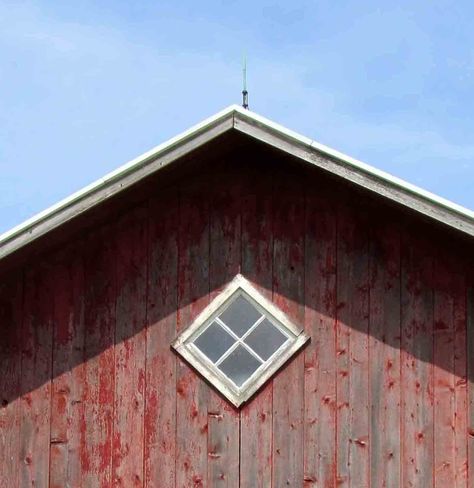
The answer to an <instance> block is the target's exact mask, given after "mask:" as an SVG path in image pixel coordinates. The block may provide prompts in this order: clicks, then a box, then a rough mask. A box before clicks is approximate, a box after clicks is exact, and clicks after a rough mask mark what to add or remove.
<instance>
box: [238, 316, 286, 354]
mask: <svg viewBox="0 0 474 488" xmlns="http://www.w3.org/2000/svg"><path fill="white" fill-rule="evenodd" d="M287 339H288V338H287V337H286V336H285V335H284V334H283V333H282V332H280V331H279V330H278V329H277V328H276V327H275V326H274V325H273V324H272V323H271V322H270V321H269V320H268V319H264V320H263V321H262V322H261V323H260V324H258V325H257V327H256V328H255V329H254V330H253V331H252V332H251V333H250V334H249V335H248V337H246V338H245V341H244V342H245V343H247V344H248V345H249V346H250V347H251V348H252V349H253V350H254V351H255V352H256V353H257V354H258V355H259V356H260V357H261V358H262V359H264V360H265V361H266V360H267V359H268V358H269V357H270V356H271V355H272V354H273V353H274V352H276V350H277V349H278V348H279V347H280V346H281V345H282V344H284V343H285V342H286V341H287Z"/></svg>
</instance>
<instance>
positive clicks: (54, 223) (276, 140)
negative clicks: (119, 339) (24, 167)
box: [0, 105, 474, 259]
mask: <svg viewBox="0 0 474 488" xmlns="http://www.w3.org/2000/svg"><path fill="white" fill-rule="evenodd" d="M232 128H235V129H236V130H238V131H240V132H242V133H244V134H247V135H249V136H251V137H253V138H255V139H257V140H260V141H263V142H265V143H267V144H270V145H271V146H274V147H276V148H278V149H280V150H282V151H284V152H286V153H288V154H291V155H293V156H296V157H298V158H300V159H302V160H304V161H307V162H309V163H311V164H313V165H315V166H318V167H320V168H322V169H325V170H327V171H328V172H330V173H333V174H336V175H338V176H341V177H342V178H344V179H347V180H349V181H351V182H353V183H355V184H357V185H359V186H361V187H363V188H366V189H368V190H370V191H373V192H375V193H377V194H380V195H382V196H384V197H386V198H388V199H390V200H393V201H396V202H398V203H400V204H402V205H404V206H406V207H408V208H411V209H413V210H415V211H417V212H419V213H422V214H423V215H426V216H428V217H430V218H433V219H435V220H437V221H439V222H442V223H444V224H446V225H448V226H450V227H453V228H455V229H457V230H459V231H461V232H463V233H464V234H467V235H469V236H474V212H472V211H471V210H469V209H467V208H464V207H462V206H460V205H456V204H455V203H452V202H450V201H449V200H446V199H444V198H441V197H439V196H437V195H434V194H433V193H430V192H428V191H426V190H423V189H421V188H419V187H417V186H415V185H412V184H410V183H407V182H406V181H403V180H401V179H400V178H396V177H395V176H392V175H390V174H388V173H385V172H384V171H380V170H378V169H376V168H374V167H372V166H370V165H368V164H365V163H363V162H361V161H358V160H356V159H354V158H351V157H350V156H347V155H345V154H342V153H340V152H339V151H336V150H334V149H331V148H329V147H327V146H324V145H322V144H319V143H318V142H316V141H314V140H312V139H310V138H308V137H304V136H301V135H300V134H297V133H296V132H293V131H291V130H289V129H287V128H285V127H283V126H281V125H279V124H276V123H275V122H272V121H271V120H269V119H266V118H265V117H262V116H260V115H257V114H255V113H254V112H251V111H250V110H245V109H243V108H242V107H240V106H239V105H231V106H229V107H227V108H226V109H224V110H222V111H221V112H219V113H217V114H215V115H214V116H212V117H210V118H208V119H206V120H204V121H203V122H201V123H199V124H197V125H195V126H193V127H191V128H190V129H188V130H187V131H185V132H183V133H181V134H179V135H177V136H175V137H173V138H172V139H169V140H168V141H166V142H164V143H163V144H160V145H158V146H156V147H155V148H153V149H151V150H150V151H147V152H146V153H144V154H142V155H141V156H139V157H137V158H135V159H133V160H132V161H130V162H128V163H126V164H124V165H123V166H121V167H119V168H118V169H117V170H115V171H112V172H111V173H109V174H107V175H106V176H104V177H103V178H100V179H99V180H97V181H95V182H94V183H92V184H90V185H88V186H86V187H85V188H83V189H82V190H79V191H78V192H76V193H74V194H72V195H71V196H69V197H67V198H65V199H64V200H61V201H60V202H58V203H57V204H55V205H53V206H51V207H49V208H48V209H46V210H44V211H43V212H41V213H39V214H37V215H35V216H34V217H32V218H30V219H28V220H26V221H25V222H23V223H22V224H20V225H18V226H16V227H14V228H13V229H11V230H9V231H7V232H5V233H4V234H1V235H0V259H2V258H4V257H6V256H8V255H9V254H12V253H13V252H15V251H16V250H18V249H19V248H21V247H23V246H25V245H27V244H29V243H30V242H32V241H34V240H35V239H37V238H39V237H40V236H42V235H44V234H46V233H48V232H49V231H51V230H53V229H54V228H57V227H59V226H60V225H62V224H63V223H65V222H67V221H68V220H71V219H72V218H74V217H76V216H77V215H80V214H81V213H83V212H85V211H87V210H89V209H90V208H92V207H94V206H96V205H98V204H100V203H101V202H103V201H105V200H107V199H109V198H110V197H112V196H114V195H116V194H118V193H119V192H121V191H122V190H125V189H126V188H129V187H130V186H132V185H133V184H135V183H137V182H138V181H140V180H141V179H143V178H145V177H146V176H148V175H150V174H152V173H154V172H156V171H158V170H160V169H162V168H164V167H166V166H168V165H169V164H171V163H173V161H175V160H177V159H178V158H180V157H182V156H184V155H186V154H188V153H189V152H191V151H192V150H194V149H196V148H198V147H200V146H202V145H204V144H206V143H207V142H209V141H211V140H212V139H214V138H215V137H218V136H219V135H221V134H223V133H224V132H227V131H228V130H231V129H232Z"/></svg>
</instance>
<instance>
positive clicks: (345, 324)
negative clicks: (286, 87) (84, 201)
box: [0, 152, 474, 488]
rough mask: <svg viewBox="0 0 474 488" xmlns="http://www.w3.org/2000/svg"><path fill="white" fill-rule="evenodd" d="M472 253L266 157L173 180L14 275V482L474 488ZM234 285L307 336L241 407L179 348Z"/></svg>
mask: <svg viewBox="0 0 474 488" xmlns="http://www.w3.org/2000/svg"><path fill="white" fill-rule="evenodd" d="M471 249H472V247H471ZM463 256H464V250H463V249H462V245H461V244H459V245H458V242H457V241H456V239H455V238H454V237H453V236H452V235H448V234H444V233H443V232H442V231H441V230H440V229H438V228H437V229H434V228H430V227H429V226H428V225H426V224H425V223H423V222H421V221H417V220H415V219H412V218H411V217H408V216H405V215H403V214H402V213H401V212H400V211H398V210H397V209H391V208H388V207H385V206H384V205H382V204H381V203H380V202H378V201H371V200H369V199H367V198H366V197H364V196H362V195H361V194H360V193H358V192H355V191H352V190H351V189H350V188H348V187H346V186H344V185H343V184H341V183H339V182H335V181H333V180H331V179H329V178H327V177H325V176H323V175H322V174H321V173H320V172H318V171H311V172H309V173H308V172H307V171H306V170H304V169H303V168H301V167H299V166H295V165H294V164H291V165H290V164H289V163H288V164H287V163H283V162H279V161H277V160H276V159H269V158H268V157H267V156H265V155H263V154H261V155H260V156H259V155H258V153H257V152H255V153H254V154H253V156H252V154H250V155H249V154H247V155H246V157H245V158H243V160H238V165H237V164H236V161H232V158H229V159H228V160H227V161H224V162H221V163H220V164H219V165H218V166H215V165H208V166H206V165H204V166H202V167H201V168H200V172H199V174H195V175H193V177H192V178H189V177H186V178H185V179H184V180H183V181H182V182H180V183H179V184H174V185H172V186H170V187H168V188H161V187H157V188H156V189H155V191H153V192H152V193H151V194H150V196H149V198H148V197H147V198H146V199H145V200H144V201H143V203H142V204H140V205H138V206H135V207H134V208H132V209H130V210H128V211H127V212H122V213H121V215H119V216H118V218H117V219H114V220H113V221H112V220H110V221H109V222H108V223H107V224H104V225H100V226H95V227H94V228H92V229H89V231H88V232H82V233H81V235H80V236H79V237H78V238H76V239H74V240H71V241H70V242H69V243H68V244H67V245H63V246H61V249H59V250H56V251H54V252H49V253H47V254H45V255H44V257H43V258H42V259H36V260H34V261H30V262H28V263H27V264H26V265H25V266H24V267H23V268H22V269H17V270H14V271H13V272H11V273H9V275H8V276H5V277H3V278H2V281H1V285H0V339H1V340H0V487H1V488H11V487H17V486H21V487H27V486H35V487H47V486H50V487H54V488H56V487H57V488H59V487H61V488H63V487H67V486H71V487H108V486H117V487H132V486H137V487H143V486H146V487H157V488H171V487H173V488H181V487H228V488H236V487H239V486H241V487H245V488H258V487H262V488H268V487H274V488H282V487H287V486H294V487H303V486H304V487H326V488H327V487H336V486H337V487H354V488H356V487H357V488H360V487H368V486H373V487H377V488H378V487H383V486H387V487H398V486H403V487H409V486H412V487H420V488H427V487H440V488H441V487H442V488H445V487H465V488H467V487H469V486H473V485H474V443H473V432H474V418H473V414H474V357H473V356H474V354H473V353H472V351H474V338H473V326H474V324H473V323H472V321H473V314H474V311H473V305H472V289H471V291H469V290H470V287H471V286H472V275H470V273H471V270H472V267H470V266H472V263H469V262H468V261H467V259H465V258H464V257H463ZM238 272H241V273H242V274H244V275H245V276H246V277H247V278H248V279H250V280H251V281H252V282H253V283H254V284H255V285H256V286H257V287H258V288H259V289H260V290H261V292H262V293H263V294H264V295H265V296H267V297H268V298H270V299H272V300H273V301H274V302H275V303H276V305H277V306H279V307H281V308H282V309H283V310H284V311H285V312H286V313H287V314H288V315H289V316H290V317H291V318H292V319H293V320H294V321H295V322H296V323H298V324H302V325H304V327H305V328H306V330H307V332H308V334H309V335H310V336H311V338H312V340H311V343H310V345H309V346H308V347H307V348H306V349H305V350H304V351H303V352H302V353H301V354H299V355H298V356H297V357H296V358H295V359H294V360H293V361H291V362H290V363H289V364H288V365H287V366H286V367H285V369H284V370H282V371H280V372H279V373H278V374H277V375H276V376H275V377H274V379H273V380H272V381H270V382H269V383H268V384H267V385H266V386H265V387H264V389H263V390H262V391H260V392H259V393H258V394H257V395H256V396H255V397H254V398H253V400H252V401H251V402H250V403H249V404H248V405H246V406H244V407H243V408H242V409H241V410H240V411H238V410H235V409H234V408H232V407H231V406H230V405H229V404H228V403H227V402H226V401H225V400H223V399H222V398H221V397H220V396H219V395H218V394H217V393H216V392H215V391H214V389H213V388H212V387H210V386H209V385H208V384H206V383H205V382H204V381H203V380H202V379H201V378H200V377H198V376H197V375H196V374H195V372H194V371H192V370H191V369H190V368H189V367H188V366H187V365H186V364H184V363H183V362H182V361H181V360H180V359H178V358H177V357H176V356H175V355H174V354H173V353H172V351H171V350H170V343H171V341H172V340H173V339H174V338H175V337H176V335H177V334H178V333H179V332H180V331H182V330H183V329H184V328H186V327H187V326H188V325H189V324H190V323H191V321H192V320H193V318H194V317H195V316H196V315H197V314H198V313H199V312H200V311H201V310H202V309H203V308H204V307H205V306H206V305H207V304H208V303H209V301H210V300H212V299H213V297H215V296H216V294H218V293H219V291H220V290H221V289H222V288H223V287H224V286H225V284H226V283H227V282H228V281H229V280H231V279H232V278H233V276H234V275H235V274H236V273H238ZM469 293H470V296H471V301H469V300H467V299H466V297H468V296H469ZM468 320H471V328H470V329H469V334H468V333H467V330H468V329H467V321H468ZM466 345H468V348H467V347H466ZM467 351H469V353H467Z"/></svg>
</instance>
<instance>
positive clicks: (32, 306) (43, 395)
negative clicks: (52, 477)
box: [20, 263, 53, 488]
mask: <svg viewBox="0 0 474 488" xmlns="http://www.w3.org/2000/svg"><path fill="white" fill-rule="evenodd" d="M52 296H53V294H52V283H51V269H50V267H49V266H48V265H46V264H40V263H37V264H35V265H34V266H31V267H30V268H29V270H28V272H27V273H26V275H25V309H24V310H25V311H24V319H23V327H22V346H23V350H22V357H21V392H22V401H21V427H20V486H35V487H38V488H43V487H44V488H46V487H47V486H48V485H49V452H50V449H49V446H50V412H51V362H52V342H53V313H52V312H53V307H52V306H51V304H52Z"/></svg>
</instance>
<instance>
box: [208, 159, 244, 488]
mask: <svg viewBox="0 0 474 488" xmlns="http://www.w3.org/2000/svg"><path fill="white" fill-rule="evenodd" d="M224 181H225V182H227V184H226V185H225V186H223V185H222V182H224ZM240 194H241V184H240V175H239V172H238V171H236V170H235V169H234V168H233V166H232V162H231V161H229V160H228V161H224V162H222V163H221V167H220V168H219V169H217V170H215V171H213V173H212V176H211V189H210V197H209V201H210V205H209V209H210V251H209V255H210V259H209V266H210V270H209V283H210V290H211V293H210V300H212V299H213V298H214V297H216V296H217V295H218V294H219V292H220V290H222V288H223V287H224V286H225V285H226V284H227V283H229V282H230V281H231V280H232V279H233V278H234V277H235V275H236V274H237V273H239V272H240V262H241V248H240V246H241V225H240V222H241V200H240V198H241V196H240ZM207 414H208V440H207V449H208V452H207V455H208V462H207V483H208V486H209V487H227V488H232V487H235V486H239V485H240V481H239V449H240V413H239V411H238V410H236V409H234V408H233V407H232V405H231V404H230V403H229V402H227V401H226V400H225V399H223V398H222V397H221V396H220V395H219V394H218V393H217V392H216V391H214V390H213V389H211V390H210V392H209V404H208V407H207Z"/></svg>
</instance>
